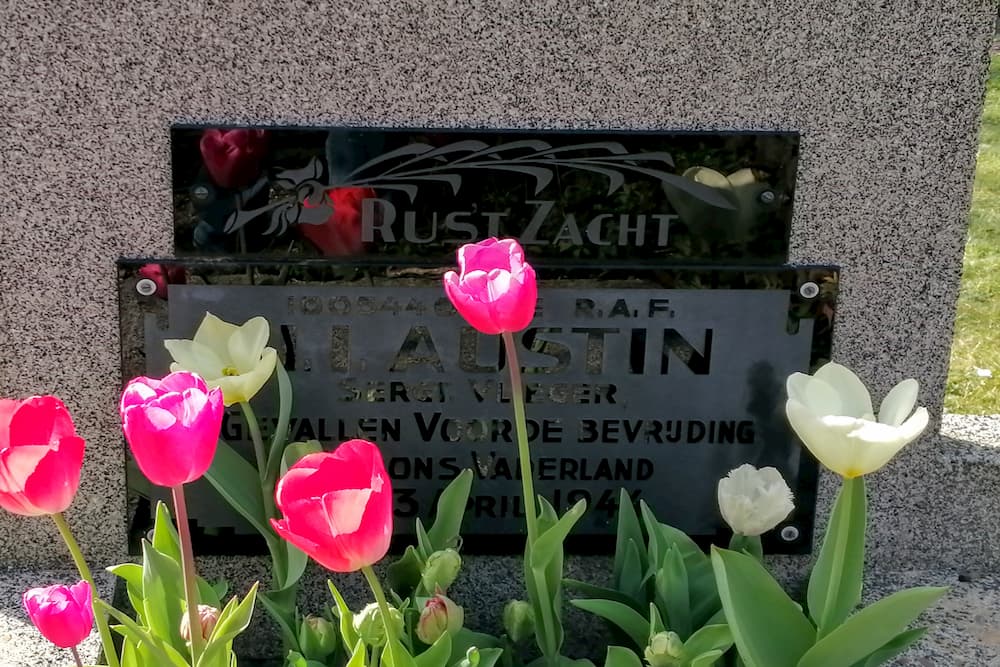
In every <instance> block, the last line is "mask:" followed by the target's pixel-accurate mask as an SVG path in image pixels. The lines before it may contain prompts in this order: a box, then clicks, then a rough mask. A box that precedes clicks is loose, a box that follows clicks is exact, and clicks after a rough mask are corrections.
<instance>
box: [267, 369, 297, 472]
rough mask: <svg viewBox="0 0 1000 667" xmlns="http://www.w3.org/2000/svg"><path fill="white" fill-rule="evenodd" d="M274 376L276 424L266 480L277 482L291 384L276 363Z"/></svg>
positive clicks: (290, 398) (290, 411)
mask: <svg viewBox="0 0 1000 667" xmlns="http://www.w3.org/2000/svg"><path fill="white" fill-rule="evenodd" d="M275 374H276V375H277V377H278V423H277V424H276V425H275V428H274V435H273V436H271V446H270V448H269V449H268V452H267V470H266V471H265V472H266V473H267V479H269V480H272V481H273V480H277V479H278V472H279V470H280V467H281V459H282V457H283V455H284V451H285V439H286V438H287V437H288V422H289V419H290V418H291V415H292V382H291V380H289V378H288V371H286V370H285V367H284V366H283V365H282V364H281V362H278V363H277V364H275Z"/></svg>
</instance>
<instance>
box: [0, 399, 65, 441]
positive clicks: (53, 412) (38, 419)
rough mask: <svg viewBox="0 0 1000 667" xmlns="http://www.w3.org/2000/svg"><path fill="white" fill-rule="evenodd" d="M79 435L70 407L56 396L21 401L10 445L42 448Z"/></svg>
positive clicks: (10, 431)
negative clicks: (41, 446) (70, 413)
mask: <svg viewBox="0 0 1000 667" xmlns="http://www.w3.org/2000/svg"><path fill="white" fill-rule="evenodd" d="M71 435H76V429H75V428H74V426H73V420H72V419H71V418H70V416H69V411H68V410H66V406H65V405H63V402H62V401H60V400H59V399H58V398H56V397H55V396H32V397H31V398H27V399H25V400H23V401H21V404H20V405H19V406H18V408H17V410H15V411H14V414H13V415H12V416H11V418H10V427H9V438H10V441H9V444H10V445H41V444H48V443H50V442H53V441H55V440H58V439H60V438H64V437H67V436H71Z"/></svg>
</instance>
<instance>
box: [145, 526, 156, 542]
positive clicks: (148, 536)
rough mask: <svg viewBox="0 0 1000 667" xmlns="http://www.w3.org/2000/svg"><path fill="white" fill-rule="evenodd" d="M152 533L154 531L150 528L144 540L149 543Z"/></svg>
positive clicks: (151, 539)
mask: <svg viewBox="0 0 1000 667" xmlns="http://www.w3.org/2000/svg"><path fill="white" fill-rule="evenodd" d="M154 532H155V531H154V530H153V529H152V528H150V529H149V530H147V531H146V539H147V540H149V541H150V542H152V541H153V533H154Z"/></svg>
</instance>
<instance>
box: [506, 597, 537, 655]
mask: <svg viewBox="0 0 1000 667" xmlns="http://www.w3.org/2000/svg"><path fill="white" fill-rule="evenodd" d="M503 628H504V631H505V632H506V633H507V636H508V637H510V640H511V641H512V642H514V643H515V644H520V643H521V642H524V641H527V640H529V639H531V638H532V637H533V636H534V635H535V610H534V609H532V608H531V605H530V604H528V603H527V602H525V601H524V600H511V601H510V602H508V603H507V604H506V606H504V608H503Z"/></svg>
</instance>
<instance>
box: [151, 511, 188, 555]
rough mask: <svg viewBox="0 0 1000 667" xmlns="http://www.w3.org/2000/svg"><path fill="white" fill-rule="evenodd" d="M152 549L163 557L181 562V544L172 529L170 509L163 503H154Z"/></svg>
mask: <svg viewBox="0 0 1000 667" xmlns="http://www.w3.org/2000/svg"><path fill="white" fill-rule="evenodd" d="M153 547H154V548H155V549H156V550H157V551H159V552H160V553H161V554H163V555H164V556H167V557H168V558H171V559H173V561H174V562H175V563H180V562H181V542H180V538H179V537H178V536H177V529H176V528H174V523H173V518H171V516H170V509H169V508H168V507H167V506H166V504H164V503H163V501H160V500H158V501H156V518H155V519H154V520H153Z"/></svg>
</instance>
